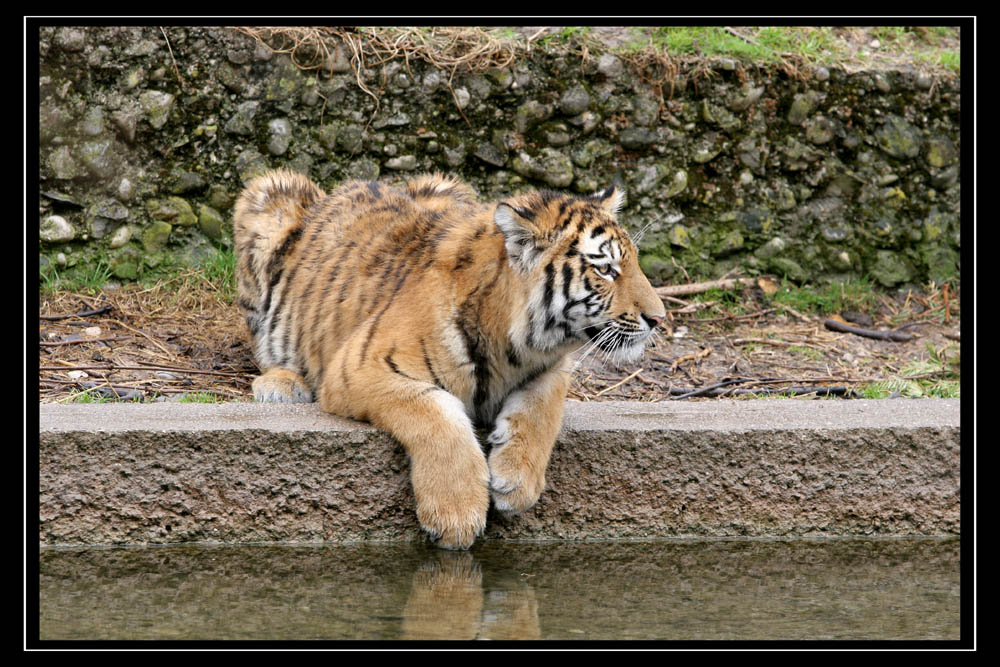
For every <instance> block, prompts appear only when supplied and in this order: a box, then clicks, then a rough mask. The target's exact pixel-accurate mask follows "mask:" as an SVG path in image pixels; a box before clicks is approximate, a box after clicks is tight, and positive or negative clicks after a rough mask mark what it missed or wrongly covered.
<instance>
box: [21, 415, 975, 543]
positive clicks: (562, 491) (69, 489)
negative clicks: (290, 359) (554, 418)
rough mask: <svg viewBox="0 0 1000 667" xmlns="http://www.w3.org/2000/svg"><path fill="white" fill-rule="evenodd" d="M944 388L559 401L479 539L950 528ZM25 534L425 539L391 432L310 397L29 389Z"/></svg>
mask: <svg viewBox="0 0 1000 667" xmlns="http://www.w3.org/2000/svg"><path fill="white" fill-rule="evenodd" d="M959 440H960V400H959V399H918V400H910V399H895V400H882V401H863V400H809V401H804V400H780V401H778V400H756V401H711V402H680V401H678V402H667V403H634V402H633V403H616V402H607V403H580V402H576V401H570V402H568V403H567V408H566V417H565V419H564V423H563V429H562V432H561V434H560V437H559V440H558V442H557V444H556V448H555V451H554V453H553V457H552V461H551V463H550V466H549V469H548V472H547V485H546V491H545V493H543V495H542V498H541V499H540V500H539V502H538V504H537V505H535V506H534V507H532V508H530V509H529V510H528V511H526V512H525V513H523V514H522V515H519V516H517V517H512V518H509V519H505V518H503V517H501V516H500V515H494V513H493V512H492V511H491V514H490V517H489V526H488V528H487V532H486V534H485V539H490V538H507V539H606V538H645V537H672V536H737V535H752V536H771V537H777V536H802V535H957V534H959V533H960V517H959V514H960V443H959ZM39 445H40V448H39V512H40V513H39V541H40V544H42V545H72V544H150V543H178V542H195V541H197V542H220V543H231V542H285V543H299V542H302V543H305V542H309V543H315V542H336V541H354V540H416V539H423V538H422V533H421V532H420V530H419V526H418V524H417V522H416V518H415V512H414V509H413V503H414V501H413V496H412V490H411V489H410V485H409V479H408V463H407V460H406V455H405V453H404V452H403V450H402V447H401V446H400V445H399V444H398V443H397V442H395V440H393V439H392V438H391V437H389V436H387V435H386V434H384V433H382V432H380V431H379V430H378V429H375V428H373V427H372V426H370V425H367V424H360V423H357V422H352V421H350V420H345V419H341V418H338V417H335V416H332V415H327V414H324V413H322V411H320V409H319V408H318V406H316V405H299V406H279V405H261V404H255V403H225V404H216V405H212V404H170V403H161V404H152V405H149V404H142V405H134V404H114V403H109V404H95V405H62V404H58V405H57V404H43V405H41V406H40V408H39Z"/></svg>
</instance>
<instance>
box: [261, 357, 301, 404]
mask: <svg viewBox="0 0 1000 667" xmlns="http://www.w3.org/2000/svg"><path fill="white" fill-rule="evenodd" d="M251 387H252V388H253V397H254V400H256V401H259V402H261V403H312V402H313V393H312V390H311V389H310V388H309V385H307V384H306V381H305V379H304V378H303V377H302V376H301V375H299V374H298V373H296V372H295V371H290V370H288V369H287V368H280V367H278V366H273V367H271V368H268V369H267V370H265V371H264V372H263V373H261V374H260V375H259V376H258V377H257V378H256V379H255V380H254V381H253V384H252V385H251Z"/></svg>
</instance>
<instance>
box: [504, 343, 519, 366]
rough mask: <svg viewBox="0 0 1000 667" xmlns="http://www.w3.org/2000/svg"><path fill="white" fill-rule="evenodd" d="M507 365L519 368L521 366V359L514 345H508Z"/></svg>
mask: <svg viewBox="0 0 1000 667" xmlns="http://www.w3.org/2000/svg"><path fill="white" fill-rule="evenodd" d="M507 363H508V364H510V365H511V366H513V367H514V368H517V367H518V366H520V365H521V359H520V358H518V356H517V350H515V349H514V345H513V344H509V345H507Z"/></svg>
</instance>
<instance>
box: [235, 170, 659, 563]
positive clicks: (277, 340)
mask: <svg viewBox="0 0 1000 667" xmlns="http://www.w3.org/2000/svg"><path fill="white" fill-rule="evenodd" d="M624 197H625V194H624V191H623V190H622V189H621V188H620V187H618V186H615V185H612V186H610V187H608V188H606V189H604V190H601V191H598V192H596V193H594V194H592V195H583V196H573V195H567V194H561V193H559V192H556V191H553V190H544V189H543V190H529V191H527V192H523V193H519V194H515V195H511V196H509V197H506V198H501V200H500V201H496V202H492V203H483V202H481V201H480V199H479V197H477V195H476V193H475V192H474V191H473V190H472V189H471V188H470V187H469V186H468V185H466V184H465V183H463V182H462V181H461V180H459V179H458V178H455V177H452V176H446V175H443V174H441V173H431V174H424V175H420V176H417V177H415V178H413V179H412V180H409V181H408V182H406V183H405V184H404V185H402V186H398V187H397V186H390V185H387V184H384V183H381V182H378V181H374V180H373V181H351V182H346V183H343V184H341V185H340V186H339V187H337V188H336V189H334V190H333V191H331V192H329V193H326V192H324V191H323V190H322V189H321V188H320V187H319V186H317V185H316V184H315V183H313V182H312V181H311V180H310V179H309V178H308V177H307V176H305V175H303V174H300V173H298V172H295V171H291V170H286V169H278V170H272V171H269V172H266V173H264V174H263V175H260V176H258V177H256V178H255V179H253V180H252V181H251V182H249V183H248V184H247V186H246V187H245V189H244V190H243V192H242V193H241V194H240V196H239V198H238V201H237V202H236V204H235V206H234V213H233V240H234V253H235V255H236V268H235V274H236V283H237V307H238V309H239V311H240V313H241V315H242V316H243V317H244V318H245V320H246V323H247V326H248V328H249V334H250V338H251V345H252V352H253V356H254V360H255V361H256V363H257V365H258V367H259V368H260V370H261V373H260V375H259V376H257V377H256V378H255V379H254V380H253V382H252V385H251V388H252V390H253V395H254V399H255V400H257V401H263V402H283V403H300V402H312V401H316V400H318V402H319V404H320V407H321V408H322V410H324V411H325V412H328V413H332V414H335V415H340V416H342V417H347V418H351V419H356V420H362V421H367V422H369V423H372V424H373V425H375V426H376V427H378V428H380V429H383V430H385V431H387V432H389V433H390V434H391V435H392V436H393V437H394V438H395V439H396V440H397V441H398V442H399V443H401V444H402V446H403V448H404V449H405V451H406V454H407V456H408V460H409V467H410V471H409V472H410V482H411V485H412V489H413V493H414V497H415V500H416V515H417V520H418V522H419V524H420V526H421V528H422V529H423V530H424V531H426V533H427V535H428V537H429V539H430V541H431V542H432V543H433V544H435V545H436V546H438V547H442V548H446V549H460V550H463V549H468V548H469V547H470V546H471V545H472V544H473V543H474V542H475V540H476V538H477V537H479V536H480V535H482V533H483V530H484V529H485V526H486V519H487V512H488V510H489V507H490V502H491V499H492V504H493V506H494V507H495V509H496V510H498V511H499V513H500V515H501V516H502V517H508V516H511V515H515V514H518V513H520V512H523V511H524V510H526V509H528V508H529V507H531V506H533V505H534V504H535V503H536V502H537V501H538V499H539V496H540V495H541V493H542V490H543V488H544V486H545V471H546V467H547V466H548V463H549V459H550V457H551V454H552V449H553V445H554V443H555V440H556V436H557V435H558V433H559V430H560V428H561V424H562V418H563V408H564V403H565V401H566V397H567V393H568V390H569V387H570V379H571V371H572V367H573V352H574V351H577V350H578V349H580V348H581V346H583V345H591V346H592V347H594V348H599V349H600V350H602V351H603V353H604V354H605V355H608V356H609V357H613V358H614V360H615V361H616V363H626V362H630V361H635V360H638V359H639V358H641V356H642V355H643V352H644V349H645V348H646V347H647V343H650V342H651V341H650V338H651V336H652V335H653V334H654V332H655V330H656V327H657V326H658V325H659V324H660V323H661V322H662V321H663V319H664V317H665V316H666V311H665V309H664V305H663V302H662V301H661V299H660V298H659V297H658V296H657V294H656V292H655V290H654V289H653V287H652V286H651V285H650V283H649V281H648V280H647V279H646V277H645V276H644V275H643V273H642V271H641V270H640V268H639V263H638V253H637V249H636V247H635V245H634V243H633V242H632V240H631V239H630V238H629V235H628V234H627V232H626V231H625V230H624V228H623V227H622V226H621V225H620V224H619V223H618V222H617V216H618V212H619V209H620V208H621V206H622V204H623V202H624ZM480 440H482V443H481V441H480Z"/></svg>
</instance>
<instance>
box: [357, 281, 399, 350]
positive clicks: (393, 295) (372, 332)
mask: <svg viewBox="0 0 1000 667" xmlns="http://www.w3.org/2000/svg"><path fill="white" fill-rule="evenodd" d="M409 273H410V266H409V265H407V266H405V267H403V271H402V275H400V276H399V280H397V281H396V286H395V287H394V288H393V289H392V293H391V294H389V298H388V299H386V302H385V305H384V306H383V307H382V310H380V311H378V314H376V315H375V319H374V320H373V321H372V324H371V326H370V327H368V337H367V338H365V342H364V345H362V346H361V355H360V356H359V357H358V363H359V364H361V363H364V360H365V354H367V353H368V346H369V345H371V342H372V336H374V335H375V329H377V328H378V324H379V321H380V320H381V319H382V316H383V315H385V311H387V310H389V306H391V305H392V302H393V299H395V298H396V295H397V294H399V290H400V289H401V288H402V287H403V283H404V282H406V277H407V276H408V275H409Z"/></svg>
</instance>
